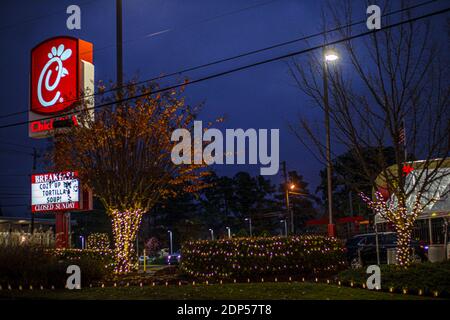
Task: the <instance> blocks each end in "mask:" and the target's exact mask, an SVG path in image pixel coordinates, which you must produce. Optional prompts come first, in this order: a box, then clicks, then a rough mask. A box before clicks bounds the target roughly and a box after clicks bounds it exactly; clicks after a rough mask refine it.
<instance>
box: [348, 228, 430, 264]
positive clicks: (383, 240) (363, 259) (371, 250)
mask: <svg viewBox="0 0 450 320" xmlns="http://www.w3.org/2000/svg"><path fill="white" fill-rule="evenodd" d="M396 246H397V234H396V233H395V232H380V233H378V250H379V255H380V263H381V264H386V263H387V250H388V249H395V247H396ZM345 247H346V250H347V261H348V262H349V263H350V265H351V267H352V268H359V267H361V266H365V265H371V264H377V249H376V234H375V233H368V234H360V235H356V236H354V237H352V238H350V239H348V240H347V242H346V244H345ZM411 247H412V248H413V250H414V260H415V261H416V262H423V261H426V260H428V252H427V251H428V250H427V249H428V247H427V246H425V245H423V244H421V243H420V242H418V241H415V240H412V241H411Z"/></svg>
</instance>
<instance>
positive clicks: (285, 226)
mask: <svg viewBox="0 0 450 320" xmlns="http://www.w3.org/2000/svg"><path fill="white" fill-rule="evenodd" d="M280 222H281V223H284V235H285V236H286V237H287V235H288V229H287V221H286V219H284V220H280Z"/></svg>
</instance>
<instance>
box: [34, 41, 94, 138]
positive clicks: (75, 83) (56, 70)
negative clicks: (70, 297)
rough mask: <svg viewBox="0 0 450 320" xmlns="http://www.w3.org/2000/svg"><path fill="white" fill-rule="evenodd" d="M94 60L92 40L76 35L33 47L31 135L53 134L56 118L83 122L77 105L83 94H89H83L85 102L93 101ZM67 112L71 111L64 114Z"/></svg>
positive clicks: (71, 122) (42, 136) (73, 122)
mask: <svg viewBox="0 0 450 320" xmlns="http://www.w3.org/2000/svg"><path fill="white" fill-rule="evenodd" d="M92 63H93V46H92V43H90V42H86V41H83V40H80V39H76V38H73V37H66V36H65V37H56V38H51V39H48V40H46V41H44V42H42V43H40V44H39V45H37V46H36V47H34V48H33V50H32V51H31V76H30V112H29V119H30V125H29V136H30V137H31V138H45V137H48V136H50V135H52V134H53V133H54V131H55V127H56V126H54V123H55V121H61V120H64V121H65V122H70V124H71V125H74V126H77V125H79V123H78V121H77V116H76V113H75V112H74V111H77V110H74V108H75V106H76V105H80V104H79V102H80V99H82V98H83V94H85V95H86V98H83V99H85V100H84V102H85V104H87V105H88V106H89V104H90V105H91V106H92V105H93V98H92V94H93V92H94V65H93V64H92ZM88 96H90V99H88V98H87V97H88ZM67 112H71V114H70V115H64V113H67ZM72 112H73V113H72ZM93 114H94V112H93V110H92V112H91V115H92V116H93Z"/></svg>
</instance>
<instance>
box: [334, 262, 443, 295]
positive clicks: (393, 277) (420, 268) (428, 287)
mask: <svg viewBox="0 0 450 320" xmlns="http://www.w3.org/2000/svg"><path fill="white" fill-rule="evenodd" d="M380 269H381V270H380V271H381V288H382V289H391V288H392V289H393V290H396V291H402V290H403V289H406V290H408V292H416V293H417V292H419V290H421V291H422V292H423V294H433V293H434V292H438V293H439V295H446V296H449V295H450V261H445V262H436V263H431V262H425V263H418V264H413V265H412V266H410V267H408V269H405V268H402V267H400V266H397V265H382V266H381V267H380ZM368 276H369V275H368V274H367V273H366V268H361V269H356V270H353V269H349V270H346V271H343V272H341V273H339V274H338V279H339V280H340V281H341V282H343V283H344V284H345V283H350V282H354V283H356V284H363V283H366V280H367V278H368Z"/></svg>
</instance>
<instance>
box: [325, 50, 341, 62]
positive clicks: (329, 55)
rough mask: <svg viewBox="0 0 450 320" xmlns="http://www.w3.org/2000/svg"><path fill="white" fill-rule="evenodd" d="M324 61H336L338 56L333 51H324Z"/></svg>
mask: <svg viewBox="0 0 450 320" xmlns="http://www.w3.org/2000/svg"><path fill="white" fill-rule="evenodd" d="M324 55H325V61H328V62H330V61H336V60H338V59H339V56H338V54H337V52H336V51H334V50H333V49H328V50H326V51H325V54H324Z"/></svg>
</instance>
